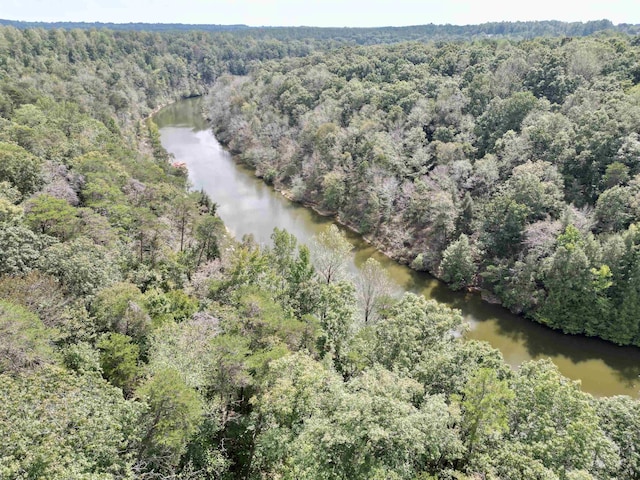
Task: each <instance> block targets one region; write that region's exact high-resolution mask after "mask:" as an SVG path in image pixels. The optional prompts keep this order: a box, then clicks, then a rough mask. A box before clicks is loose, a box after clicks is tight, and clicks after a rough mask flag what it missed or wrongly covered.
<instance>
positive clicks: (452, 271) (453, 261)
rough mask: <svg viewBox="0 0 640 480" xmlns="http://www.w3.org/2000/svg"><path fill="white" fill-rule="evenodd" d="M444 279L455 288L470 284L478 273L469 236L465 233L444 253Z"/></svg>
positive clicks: (442, 267) (441, 266) (442, 265)
mask: <svg viewBox="0 0 640 480" xmlns="http://www.w3.org/2000/svg"><path fill="white" fill-rule="evenodd" d="M440 269H441V271H442V279H443V280H444V281H445V282H447V283H449V284H450V285H451V288H453V289H454V290H460V289H461V288H464V287H466V286H467V285H470V284H471V283H472V281H473V276H474V275H475V273H476V265H475V263H474V261H473V256H472V251H471V246H470V245H469V238H468V237H467V236H466V235H465V234H464V233H463V234H461V235H460V238H458V240H456V241H455V242H452V243H451V244H450V245H449V246H448V247H447V248H446V250H445V251H444V252H443V253H442V263H440Z"/></svg>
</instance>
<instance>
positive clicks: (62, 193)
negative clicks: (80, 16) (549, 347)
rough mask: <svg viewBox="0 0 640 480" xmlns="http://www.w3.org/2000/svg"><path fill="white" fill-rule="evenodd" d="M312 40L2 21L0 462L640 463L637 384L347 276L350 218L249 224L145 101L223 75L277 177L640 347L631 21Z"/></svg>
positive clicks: (79, 468)
mask: <svg viewBox="0 0 640 480" xmlns="http://www.w3.org/2000/svg"><path fill="white" fill-rule="evenodd" d="M545 25H546V24H545ZM545 25H537V26H536V25H534V26H532V28H533V27H536V28H537V27H540V28H546V27H545ZM547 26H548V25H547ZM601 26H602V25H601ZM604 26H605V27H606V25H604ZM489 27H490V28H493V29H495V31H496V33H508V32H507V31H508V30H509V29H510V28H511V29H516V30H517V28H520V27H522V26H520V27H518V26H517V25H514V26H509V25H504V24H495V25H493V26H489ZM489 27H486V28H489ZM596 27H598V26H597V25H595V26H594V25H591V26H588V25H587V26H585V25H582V28H587V29H588V28H594V29H595V28H596ZM452 28H453V27H452ZM567 28H569V27H567ZM571 28H574V27H571ZM575 28H578V27H575ZM598 28H599V27H598ZM454 30H455V28H454ZM411 31H412V32H414V33H415V31H413V30H411ZM571 31H572V30H568V32H567V33H571ZM314 32H315V30H314V29H302V30H292V31H289V32H288V33H287V32H284V33H283V32H276V33H277V35H275V34H274V36H273V37H270V36H269V35H267V34H266V33H262V34H260V35H255V36H254V35H245V34H243V33H241V32H240V33H237V34H234V33H233V32H222V33H220V32H219V33H216V34H209V33H204V32H182V33H179V32H170V33H162V34H161V33H158V32H138V31H126V32H113V31H109V30H97V29H88V30H70V31H65V30H59V29H53V30H44V29H41V28H35V29H25V30H18V29H15V28H13V27H2V28H0V405H1V406H2V408H1V409H0V438H1V439H2V441H1V442H0V477H1V478H8V479H23V478H51V479H70V478H74V479H75V478H79V479H80V478H81V479H105V480H106V479H133V478H142V479H152V478H176V479H177V478H180V479H189V480H197V479H202V480H204V479H223V480H226V479H239V478H242V479H256V480H257V479H265V478H283V479H324V480H328V479H345V478H349V479H351V478H353V479H380V480H382V479H385V480H387V479H407V480H414V479H430V478H441V479H443V480H444V479H453V478H457V479H475V478H496V479H498V478H504V479H513V480H515V479H522V480H525V479H527V480H528V479H531V478H541V479H542V478H544V479H554V480H555V479H561V480H565V479H578V478H590V479H602V480H605V479H609V478H617V479H620V480H627V479H628V480H632V479H635V478H637V472H638V468H639V465H640V461H639V459H638V454H637V452H638V451H640V439H639V437H638V428H637V427H638V425H637V424H638V401H637V400H636V399H632V398H629V397H614V398H611V399H595V398H593V397H591V396H590V395H588V394H586V393H583V392H581V391H580V388H579V385H577V384H576V383H573V382H570V381H568V380H567V379H565V378H563V377H562V376H561V375H560V373H559V372H558V370H557V369H556V368H555V366H553V365H552V364H551V363H549V362H544V361H543V362H531V363H527V364H525V365H523V366H521V367H520V368H519V369H517V370H512V369H511V368H509V367H508V366H507V365H506V364H505V363H504V361H503V359H502V357H501V355H500V353H499V352H498V351H497V350H495V349H493V348H491V347H490V346H489V345H487V344H484V343H481V342H473V341H469V342H463V341H462V340H460V339H459V338H458V335H457V332H459V331H460V330H461V329H463V328H464V325H463V322H462V316H461V315H460V313H459V312H456V311H453V310H451V309H450V308H448V307H446V306H444V305H441V304H438V303H436V302H434V301H428V300H426V299H425V298H424V297H422V296H417V295H414V294H405V295H404V296H403V297H401V298H394V297H392V296H390V295H389V293H390V292H389V290H388V285H386V282H385V281H384V278H382V277H381V272H380V267H379V265H377V264H376V262H375V261H373V260H371V261H368V262H367V263H366V267H365V269H364V274H363V275H362V276H361V277H356V278H354V277H353V276H352V275H351V274H349V271H350V269H349V267H348V265H347V264H346V262H347V260H346V258H347V255H346V254H347V253H348V252H349V250H350V249H351V246H350V244H349V243H348V242H347V241H346V240H345V237H344V235H343V234H342V233H341V232H340V230H339V229H337V228H336V227H333V228H332V229H330V230H329V231H327V232H324V233H322V234H321V235H319V236H318V237H317V238H316V242H315V243H316V245H317V248H316V249H315V250H314V251H310V249H309V248H307V247H306V246H304V245H298V243H297V241H296V239H295V238H294V237H293V236H292V235H290V234H289V233H288V232H286V231H281V230H275V231H274V233H273V237H272V239H273V245H271V246H265V247H261V246H257V245H256V244H255V242H253V241H251V239H245V240H244V241H243V242H242V243H240V242H237V241H234V240H232V239H230V238H229V237H228V235H227V234H226V232H225V229H224V226H223V225H222V222H221V221H220V219H219V218H218V217H217V216H216V208H215V205H214V204H212V202H211V200H210V199H209V198H208V197H207V196H206V195H205V194H204V193H201V192H200V193H199V192H189V188H188V187H189V185H188V182H187V178H186V175H185V172H184V169H181V168H176V167H174V166H172V165H171V164H170V162H169V156H168V154H167V153H166V152H165V151H164V150H163V149H162V145H161V144H160V141H159V137H158V130H157V127H156V126H155V125H154V124H153V121H152V120H146V121H145V120H144V117H145V116H146V115H147V114H148V113H149V112H150V111H151V110H153V109H154V108H156V107H157V106H159V105H161V104H163V103H165V102H168V101H171V100H172V99H174V98H178V97H180V96H184V95H193V94H199V93H203V92H204V91H205V90H206V89H208V88H210V87H211V86H212V84H213V83H214V82H216V86H215V88H214V89H213V92H212V96H211V98H212V102H214V103H213V105H214V107H213V108H212V110H211V117H212V118H213V119H214V121H215V122H216V128H217V130H218V133H219V135H220V138H221V139H222V140H224V141H225V142H226V143H228V145H229V146H230V148H232V149H234V150H235V151H237V152H238V153H240V154H241V157H242V158H243V159H244V160H245V161H247V162H248V163H250V164H251V165H252V166H253V167H255V168H256V171H257V173H258V174H260V175H261V176H263V177H265V180H267V181H270V182H272V183H273V184H274V185H276V186H277V187H278V188H284V189H290V190H291V191H292V195H293V196H294V197H295V198H297V199H298V200H301V201H308V202H313V203H315V204H316V205H317V206H319V207H321V208H324V209H327V210H330V211H333V212H336V213H338V214H339V215H340V219H341V220H342V221H344V222H346V223H349V224H350V225H351V226H354V227H356V228H359V229H360V230H361V231H363V232H365V231H366V232H368V233H369V234H371V235H375V236H376V238H378V239H380V240H381V241H383V242H384V243H385V244H387V245H389V246H390V247H392V248H391V250H393V251H394V252H396V253H397V255H398V257H400V258H403V259H404V260H406V261H407V262H413V263H412V264H413V265H414V266H415V267H416V268H420V269H429V270H431V271H434V272H436V271H437V272H440V274H441V275H442V276H443V277H445V278H447V279H448V280H449V281H450V282H451V283H452V285H453V286H455V287H457V288H462V287H466V286H469V285H474V284H478V283H479V282H484V283H483V285H484V286H489V287H490V288H492V289H493V290H494V291H495V292H496V293H497V294H499V295H500V296H501V297H502V298H503V300H504V301H505V303H506V304H508V305H509V306H510V307H513V308H514V309H520V310H521V311H525V312H526V313H527V314H529V315H531V316H534V317H535V318H537V319H538V320H539V321H541V322H544V323H546V324H548V325H552V326H555V327H557V328H562V329H564V330H565V331H567V332H586V333H588V334H589V335H599V336H602V337H604V338H609V339H611V340H613V341H616V342H618V343H634V344H638V342H640V340H639V339H640V327H639V326H638V325H639V324H638V318H637V314H636V312H637V308H638V302H640V267H639V265H640V264H639V263H638V262H639V261H640V260H639V259H638V255H637V250H638V248H637V245H638V244H640V236H639V235H638V227H637V225H636V223H635V220H636V215H637V205H636V203H637V202H636V197H637V196H638V195H637V194H638V192H637V188H638V178H637V175H638V174H639V173H640V171H639V170H638V162H637V160H638V154H639V152H640V146H639V144H638V135H637V132H638V131H639V130H638V125H639V122H640V115H639V114H638V101H639V98H640V97H639V96H638V95H639V92H638V88H637V84H638V82H639V81H640V76H639V75H638V71H639V70H638V68H639V67H638V65H639V64H638V62H639V61H640V56H639V53H638V41H637V39H634V38H630V37H626V36H623V35H602V36H598V37H590V38H586V39H582V40H579V39H571V38H567V39H564V40H560V39H539V40H534V41H523V42H515V41H506V40H501V41H494V40H482V41H476V42H450V43H446V42H442V43H404V44H398V45H392V46H371V47H366V48H364V47H354V46H352V45H349V46H344V44H345V43H350V41H339V42H338V41H335V42H334V40H324V39H323V35H325V33H326V32H324V33H322V35H320V34H318V35H316V36H314V35H315V33H314ZM343 33H345V35H346V34H347V33H349V32H343ZM373 33H375V35H373ZM370 34H371V36H369V35H370ZM304 35H308V36H309V38H306V37H304ZM358 35H359V36H360V38H361V39H362V43H376V42H378V41H379V40H377V39H378V38H380V37H379V36H380V35H381V36H382V37H385V36H387V37H388V40H389V41H392V40H393V39H394V38H396V36H395V35H396V34H395V33H393V32H390V31H388V30H381V31H379V32H370V31H363V32H359V33H358ZM288 36H291V37H295V38H289V37H288ZM288 38H289V39H288ZM287 39H288V40H287ZM347 40H348V39H347ZM336 46H340V48H338V49H334V48H333V47H336ZM295 57H304V58H295ZM274 59H278V61H273V60H274ZM223 73H231V74H235V75H239V74H241V75H246V74H248V73H251V76H250V77H248V78H237V77H230V76H228V77H222V78H220V76H221V75H222V74H223ZM614 214H615V215H614ZM314 262H315V265H316V266H314Z"/></svg>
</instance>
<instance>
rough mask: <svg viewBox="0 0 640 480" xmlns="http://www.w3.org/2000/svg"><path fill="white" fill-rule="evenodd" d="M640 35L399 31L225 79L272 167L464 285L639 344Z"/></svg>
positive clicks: (398, 254) (416, 263)
mask: <svg viewBox="0 0 640 480" xmlns="http://www.w3.org/2000/svg"><path fill="white" fill-rule="evenodd" d="M639 84H640V42H639V41H638V37H635V38H634V37H624V36H618V35H613V36H603V37H594V38H592V37H588V38H583V39H578V38H573V39H537V40H533V41H518V42H511V41H486V40H485V41H476V42H467V43H446V44H429V43H426V44H422V43H401V44H398V45H391V46H372V47H344V48H341V49H338V50H332V51H329V52H323V53H319V52H316V53H314V54H313V55H309V56H305V57H301V58H295V59H287V60H284V61H274V62H264V63H263V64H262V65H261V66H260V67H259V68H257V69H255V70H253V71H252V72H251V74H250V75H249V76H247V77H243V78H237V77H225V78H222V79H220V80H219V81H218V82H217V83H216V84H215V86H214V87H213V91H212V94H211V97H210V103H211V107H210V111H209V116H210V118H211V119H212V121H213V124H214V128H215V131H216V134H217V137H218V138H219V139H220V140H221V141H223V142H224V143H226V144H227V145H228V146H229V148H230V149H231V150H232V151H233V152H236V153H237V154H239V156H240V158H242V160H243V161H244V162H246V163H247V164H248V165H250V166H252V167H254V168H255V169H256V172H257V174H258V175H259V176H261V177H263V178H264V179H265V180H266V181H268V182H271V183H273V184H274V185H275V186H276V188H278V189H282V190H285V191H287V192H289V194H290V196H291V197H292V198H294V199H296V200H298V201H300V202H303V203H307V204H310V205H315V206H317V207H318V208H320V209H321V210H323V211H326V212H331V213H334V214H336V215H337V216H338V218H339V220H340V221H341V222H343V223H345V224H347V225H349V226H351V227H352V228H354V229H355V230H357V231H359V232H361V233H363V234H365V235H367V237H368V238H370V239H371V240H372V241H373V242H374V243H376V244H378V245H379V246H380V247H381V249H382V250H383V251H385V252H388V253H389V254H390V255H391V256H393V257H395V258H398V259H400V260H402V261H404V262H406V263H408V264H410V265H411V266H412V267H413V268H415V269H417V270H427V271H429V272H431V273H432V274H434V275H436V276H438V277H440V278H442V279H444V280H445V281H447V282H449V283H450V284H451V286H452V287H453V288H456V289H461V288H467V287H480V288H483V289H486V290H487V291H489V292H491V293H492V294H494V295H495V296H496V297H497V298H498V299H499V300H500V301H501V303H502V304H504V305H505V306H506V307H508V308H510V309H511V310H513V311H514V312H517V313H522V314H524V315H525V316H527V317H529V318H532V319H534V320H536V321H538V322H541V323H543V324H545V325H548V326H550V327H553V328H558V329H562V330H563V331H564V332H565V333H571V334H586V335H589V336H598V337H601V338H604V339H606V340H610V341H612V342H615V343H618V344H621V345H629V344H631V345H640V317H639V316H638V315H637V311H638V309H639V307H640V304H639V303H638V302H639V301H640V300H639V298H640V297H639V296H638V292H640V290H639V289H640V283H639V282H640V263H639V257H638V256H637V253H636V252H637V250H638V242H639V237H638V231H637V225H636V222H637V221H638V218H640V217H639V215H640V210H639V206H638V205H639V203H638V202H639V199H640V189H639V186H640V184H639V182H640V176H638V174H639V173H640V170H639V168H640V162H639V160H640V138H639V136H638V132H640V85H639Z"/></svg>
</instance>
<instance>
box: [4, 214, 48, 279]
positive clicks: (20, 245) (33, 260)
mask: <svg viewBox="0 0 640 480" xmlns="http://www.w3.org/2000/svg"><path fill="white" fill-rule="evenodd" d="M55 242H56V240H55V239H54V238H52V237H49V236H46V235H37V234H35V233H34V232H32V231H31V230H29V229H28V228H26V227H24V226H22V225H10V224H7V223H0V274H14V275H15V274H20V273H29V272H30V271H31V270H34V269H36V268H37V267H38V264H39V262H40V257H41V256H42V252H43V250H45V249H46V248H47V247H49V246H50V245H52V244H53V243H55Z"/></svg>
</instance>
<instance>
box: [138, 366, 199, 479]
mask: <svg viewBox="0 0 640 480" xmlns="http://www.w3.org/2000/svg"><path fill="white" fill-rule="evenodd" d="M136 395H137V397H138V398H139V399H140V400H141V401H143V402H144V403H145V404H146V405H147V409H146V410H145V411H144V413H143V415H142V418H141V428H142V436H141V441H140V450H139V453H138V461H139V462H141V463H143V465H144V467H145V470H150V471H154V472H157V473H159V474H162V473H167V472H171V471H172V469H173V468H175V467H176V466H177V464H178V462H179V460H180V456H181V455H182V454H183V453H184V452H185V450H186V447H187V443H188V442H189V440H190V439H191V438H192V436H193V435H194V433H195V432H196V430H197V428H198V426H199V424H200V422H201V421H202V413H203V409H202V408H203V407H202V401H201V400H200V397H199V396H198V394H197V393H196V392H195V391H194V390H193V389H191V388H189V387H188V386H187V385H185V383H184V380H183V379H182V377H181V376H180V374H179V373H178V372H177V371H176V370H174V369H165V370H161V371H159V372H157V373H156V374H155V375H153V377H151V378H150V379H149V380H147V381H146V382H145V383H144V384H143V385H142V386H141V387H140V388H139V389H138V390H137V391H136Z"/></svg>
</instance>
